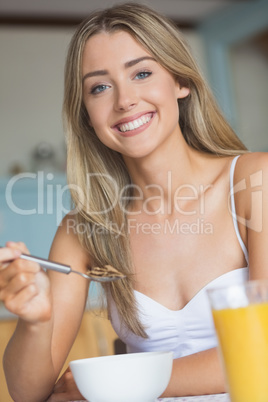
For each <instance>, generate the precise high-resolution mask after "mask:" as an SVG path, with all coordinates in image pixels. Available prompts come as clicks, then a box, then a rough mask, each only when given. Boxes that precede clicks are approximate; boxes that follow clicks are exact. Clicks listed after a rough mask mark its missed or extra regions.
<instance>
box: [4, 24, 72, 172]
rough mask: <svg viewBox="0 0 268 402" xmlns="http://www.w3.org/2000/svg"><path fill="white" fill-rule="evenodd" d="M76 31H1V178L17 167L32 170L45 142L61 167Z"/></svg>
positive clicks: (48, 29) (44, 29)
mask: <svg viewBox="0 0 268 402" xmlns="http://www.w3.org/2000/svg"><path fill="white" fill-rule="evenodd" d="M72 32H73V30H72V29H67V28H64V29H55V28H31V27H30V28H25V27H21V28H20V27H15V28H14V27H1V28H0V54H1V75H0V94H1V95H0V97H1V101H0V102H1V104H0V138H1V143H0V153H1V157H0V175H6V174H7V173H8V172H9V170H10V168H11V167H12V166H13V165H14V164H19V165H21V168H22V169H23V168H24V169H25V170H27V171H28V170H30V169H31V160H30V158H31V154H32V152H33V150H34V148H35V147H36V145H37V144H38V143H39V142H41V141H47V142H49V143H51V144H52V145H53V147H54V149H55V151H56V153H57V160H58V161H59V162H60V164H61V166H62V163H63V161H62V160H63V157H64V156H63V154H64V136H63V129H62V121H61V109H62V96H63V71H64V60H65V55H66V50H67V46H68V43H69V40H70V37H71V34H72Z"/></svg>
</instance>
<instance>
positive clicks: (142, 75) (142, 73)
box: [135, 71, 152, 80]
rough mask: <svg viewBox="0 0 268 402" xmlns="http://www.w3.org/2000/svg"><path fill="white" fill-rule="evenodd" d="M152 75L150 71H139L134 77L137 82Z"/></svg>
mask: <svg viewBox="0 0 268 402" xmlns="http://www.w3.org/2000/svg"><path fill="white" fill-rule="evenodd" d="M151 74H152V73H151V72H150V71H140V72H139V73H138V74H137V75H136V76H135V79H137V80H144V79H145V78H147V77H149V76H150V75H151Z"/></svg>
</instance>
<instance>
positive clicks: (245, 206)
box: [234, 152, 268, 232]
mask: <svg viewBox="0 0 268 402" xmlns="http://www.w3.org/2000/svg"><path fill="white" fill-rule="evenodd" d="M234 185H235V186H236V188H235V203H236V207H237V212H238V213H239V215H240V216H242V217H244V219H245V222H247V224H246V225H247V227H248V228H251V229H252V228H253V227H254V228H260V227H262V226H263V221H264V215H263V207H264V206H265V205H267V202H268V153H267V152H252V153H247V154H244V155H241V156H240V158H239V159H238V161H237V166H236V168H235V174H234ZM265 219H266V218H265ZM255 231H256V232H257V231H258V230H257V229H256V230H255Z"/></svg>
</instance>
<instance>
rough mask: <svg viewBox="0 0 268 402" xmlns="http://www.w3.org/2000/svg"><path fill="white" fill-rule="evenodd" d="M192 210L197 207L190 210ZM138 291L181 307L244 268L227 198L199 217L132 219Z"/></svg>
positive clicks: (133, 252) (146, 216) (178, 213)
mask: <svg viewBox="0 0 268 402" xmlns="http://www.w3.org/2000/svg"><path fill="white" fill-rule="evenodd" d="M191 208H192V207H191ZM129 229H130V241H131V249H132V255H133V261H134V270H135V279H136V281H135V289H136V290H138V291H140V292H142V293H144V294H146V295H147V296H149V297H151V298H153V299H154V300H156V301H158V302H159V303H161V304H163V305H165V306H166V307H168V308H170V309H174V310H177V309H179V308H182V307H183V306H184V305H185V304H187V302H188V301H189V300H190V299H191V298H192V297H193V296H194V295H195V294H196V293H198V291H199V290H200V289H201V288H202V287H204V286H205V285H206V284H207V283H209V282H210V281H212V280H213V279H215V278H217V277H218V276H220V275H222V274H224V273H226V272H228V271H230V270H232V269H235V268H236V267H241V266H243V255H242V252H241V249H240V247H239V244H238V241H237V238H236V235H235V231H234V227H233V222H232V217H231V214H230V213H229V210H228V207H227V203H226V199H224V200H223V199H222V200H220V197H219V199H218V202H217V203H213V204H212V205H210V202H208V203H207V205H205V208H204V209H203V210H202V211H200V210H199V211H198V210H197V209H196V213H194V214H182V213H181V212H177V213H176V214H173V215H172V216H169V215H165V216H164V217H161V216H160V217H159V216H153V215H151V216H149V215H148V214H141V215H139V216H137V217H135V218H134V217H132V218H131V219H130V220H129Z"/></svg>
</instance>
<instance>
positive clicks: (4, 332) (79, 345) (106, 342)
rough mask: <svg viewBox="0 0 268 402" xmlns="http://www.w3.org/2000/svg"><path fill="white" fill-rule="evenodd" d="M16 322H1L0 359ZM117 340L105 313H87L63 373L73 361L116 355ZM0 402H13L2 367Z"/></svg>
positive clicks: (94, 311)
mask: <svg viewBox="0 0 268 402" xmlns="http://www.w3.org/2000/svg"><path fill="white" fill-rule="evenodd" d="M15 327H16V320H5V321H0V358H1V360H2V356H3V353H4V350H5V347H6V345H7V343H8V341H9V339H10V337H11V335H12V333H13V332H14V330H15ZM116 338H117V335H116V333H115V332H114V330H113V328H112V326H111V323H110V321H109V320H108V319H107V318H105V312H100V311H98V310H91V311H86V312H85V313H84V317H83V320H82V324H81V327H80V330H79V333H78V336H77V338H76V340H75V342H74V344H73V347H72V349H71V351H70V353H69V356H68V358H67V360H66V363H65V365H64V367H63V370H62V372H63V371H65V370H66V368H67V367H68V363H69V362H70V361H71V360H76V359H82V358H86V357H96V356H104V355H112V354H114V341H115V339H116ZM0 402H12V399H11V397H10V396H9V393H8V390H7V386H6V383H5V378H4V372H3V368H2V365H1V367H0Z"/></svg>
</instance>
